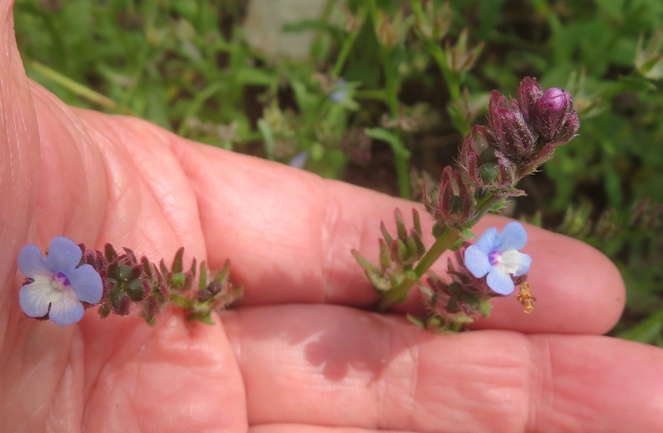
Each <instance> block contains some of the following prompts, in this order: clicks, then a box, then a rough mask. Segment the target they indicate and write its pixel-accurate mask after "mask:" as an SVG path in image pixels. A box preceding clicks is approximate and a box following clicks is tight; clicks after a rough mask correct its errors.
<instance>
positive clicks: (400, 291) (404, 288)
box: [376, 229, 462, 311]
mask: <svg viewBox="0 0 663 433" xmlns="http://www.w3.org/2000/svg"><path fill="white" fill-rule="evenodd" d="M461 236H462V234H461V232H459V231H458V230H455V229H447V230H446V231H445V232H444V233H443V234H442V235H441V236H440V237H438V238H437V239H436V240H435V243H434V244H433V245H432V246H431V247H430V249H429V250H428V251H427V252H426V254H425V255H424V256H423V257H422V258H421V260H420V261H419V263H418V264H417V266H416V267H415V268H414V274H415V275H416V278H413V277H411V276H408V277H406V278H405V280H403V282H401V284H399V285H398V286H396V287H395V288H394V289H393V290H390V291H389V292H387V293H386V294H385V295H384V296H383V297H382V299H380V302H379V303H378V305H377V307H376V310H377V311H386V310H387V308H389V307H390V306H391V305H393V304H394V303H396V302H399V301H401V300H403V299H405V297H406V296H407V294H408V293H409V291H410V289H411V288H412V287H413V286H414V285H415V284H416V283H417V282H418V281H419V278H421V277H422V276H423V275H424V274H425V273H426V271H428V269H430V267H431V266H433V263H435V262H436V261H437V259H439V258H440V256H441V255H442V253H444V252H445V251H446V250H448V249H449V248H450V247H451V246H452V245H453V244H455V243H456V242H457V241H458V240H459V239H460V238H461Z"/></svg>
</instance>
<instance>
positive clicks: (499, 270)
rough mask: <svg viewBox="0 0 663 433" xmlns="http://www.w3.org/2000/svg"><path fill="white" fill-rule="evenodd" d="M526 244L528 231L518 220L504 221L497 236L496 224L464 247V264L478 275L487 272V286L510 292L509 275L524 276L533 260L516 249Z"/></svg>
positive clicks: (512, 285)
mask: <svg viewBox="0 0 663 433" xmlns="http://www.w3.org/2000/svg"><path fill="white" fill-rule="evenodd" d="M526 243H527V233H526V232H525V229H524V228H523V226H522V225H521V224H520V223H517V222H512V223H509V224H507V225H506V227H504V230H503V231H502V234H500V235H498V234H497V229H496V228H495V227H492V228H489V229H488V230H486V232H485V233H484V234H482V235H481V237H480V238H479V240H478V241H477V242H476V243H475V244H474V245H470V246H469V247H468V248H467V250H465V267H466V268H467V269H468V270H469V271H470V272H471V273H472V275H474V276H475V277H477V278H481V277H483V276H484V275H486V274H488V277H487V278H486V283H487V284H488V287H490V288H491V290H493V291H494V292H495V293H499V294H500V295H509V294H511V292H513V289H514V284H513V280H512V279H511V275H513V276H515V277H519V276H521V275H525V274H526V273H527V271H529V267H530V264H531V263H532V258H531V257H530V256H528V255H527V254H523V253H521V252H519V251H517V250H519V249H521V248H523V247H524V246H525V244H526Z"/></svg>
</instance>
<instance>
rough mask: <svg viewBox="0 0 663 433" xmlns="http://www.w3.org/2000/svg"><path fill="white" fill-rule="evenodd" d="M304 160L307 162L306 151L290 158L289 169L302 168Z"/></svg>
mask: <svg viewBox="0 0 663 433" xmlns="http://www.w3.org/2000/svg"><path fill="white" fill-rule="evenodd" d="M306 160H308V152H307V151H303V152H299V153H298V154H297V155H295V156H293V157H292V159H291V160H290V162H289V163H288V165H289V166H290V167H295V168H304V164H306Z"/></svg>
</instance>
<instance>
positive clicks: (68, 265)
mask: <svg viewBox="0 0 663 433" xmlns="http://www.w3.org/2000/svg"><path fill="white" fill-rule="evenodd" d="M81 257H83V252H82V251H81V249H80V248H79V246H78V245H76V243H75V242H74V241H72V240H71V239H68V238H65V237H62V236H56V237H54V238H53V240H52V241H51V246H50V247H49V249H48V257H47V258H46V263H48V265H49V266H50V267H51V268H52V269H55V270H58V271H62V272H65V273H67V272H68V271H73V270H74V268H75V267H76V266H77V265H78V263H80V261H81Z"/></svg>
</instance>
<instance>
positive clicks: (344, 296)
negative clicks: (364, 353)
mask: <svg viewBox="0 0 663 433" xmlns="http://www.w3.org/2000/svg"><path fill="white" fill-rule="evenodd" d="M174 140H175V143H176V145H175V146H174V148H175V152H176V153H177V155H178V157H179V159H180V161H181V164H182V166H183V169H184V171H185V173H186V175H187V176H188V178H189V180H190V182H191V185H192V188H193V190H194V192H195V194H196V197H197V201H198V206H199V213H200V217H201V226H202V230H203V234H204V237H205V239H206V244H207V256H208V260H209V262H210V264H211V266H212V267H220V266H221V265H222V263H223V261H224V260H225V259H226V258H228V257H229V258H231V260H232V266H233V275H234V276H235V278H237V280H238V282H241V283H242V284H244V285H245V288H246V290H245V293H246V295H245V299H244V301H243V302H244V305H260V304H263V305H264V304H282V303H333V304H340V305H348V306H355V307H368V306H370V305H371V304H372V303H373V302H375V301H376V299H377V295H376V294H375V293H374V291H373V289H372V287H371V286H370V284H369V283H368V282H367V281H366V279H365V277H364V275H363V270H362V268H361V267H360V266H359V265H358V264H357V263H356V261H355V259H354V257H353V256H352V255H351V254H350V250H351V249H352V248H355V249H358V250H359V251H360V253H361V254H362V255H364V256H365V257H367V258H369V259H371V260H375V259H376V258H377V257H378V243H377V240H378V238H379V237H380V230H379V222H380V221H381V220H384V221H385V223H386V224H387V227H389V228H390V229H392V228H393V227H391V226H393V223H392V220H393V211H394V208H396V207H399V208H401V209H402V210H403V213H404V214H408V213H409V211H410V209H411V208H412V207H413V206H414V207H417V206H418V205H416V204H414V203H412V202H409V201H405V200H401V199H397V198H393V197H389V196H386V195H384V194H380V193H376V192H374V191H369V190H366V189H363V188H359V187H356V186H352V185H348V184H345V183H342V182H338V181H333V180H323V179H321V178H319V177H318V176H315V175H313V174H311V173H307V172H304V171H301V170H295V169H292V168H290V167H287V166H285V165H282V164H275V163H272V162H269V161H265V160H261V159H257V158H253V157H249V156H244V155H239V154H235V153H230V152H225V151H221V150H219V149H215V148H211V147H208V146H204V145H199V144H195V143H190V142H187V141H185V140H181V139H177V138H175V139H174ZM420 212H421V213H422V225H423V230H424V232H425V233H426V234H427V236H426V237H425V239H424V242H425V243H426V244H427V245H430V244H431V240H432V236H431V235H429V233H430V231H431V227H432V223H433V221H432V220H431V219H430V217H428V218H427V217H426V215H427V214H426V213H425V212H423V211H422V210H421V209H420ZM507 222H508V219H506V218H500V217H487V218H485V219H484V220H483V221H482V222H481V223H480V224H479V225H478V226H477V229H478V231H481V230H483V229H485V228H486V227H488V226H491V225H497V226H500V227H501V226H503V225H504V224H506V223H507ZM527 231H528V234H529V237H530V242H529V244H528V246H527V247H526V248H525V250H524V251H525V252H526V253H528V254H530V255H531V256H532V258H533V266H532V270H531V271H530V280H529V281H530V283H531V284H532V287H533V289H534V290H535V292H536V293H535V295H536V296H537V298H539V306H538V307H537V309H536V310H535V312H534V313H533V314H532V315H531V316H527V315H524V314H523V313H522V309H521V308H522V307H521V306H520V305H519V304H518V303H517V302H516V301H515V300H513V299H511V298H510V299H500V300H497V302H495V303H494V304H495V308H494V309H493V314H492V318H491V319H490V320H488V321H485V322H483V325H482V326H485V327H499V328H503V329H505V328H508V329H514V330H521V331H527V332H552V331H554V332H577V333H603V332H605V331H607V330H608V329H609V328H610V327H612V326H613V324H614V323H615V321H616V320H617V319H618V317H619V315H620V313H621V309H622V306H623V302H624V288H623V284H622V281H621V278H620V276H619V273H618V272H617V270H616V268H615V267H614V266H613V265H612V263H610V261H609V260H608V259H606V258H605V257H604V256H603V255H602V254H600V253H599V252H597V251H596V250H594V249H592V248H591V247H589V246H587V245H585V244H582V243H580V242H578V241H575V240H573V239H570V238H566V237H564V236H560V235H555V234H552V233H550V232H547V231H545V230H541V229H538V228H536V227H531V226H528V227H527ZM445 262H446V261H445V260H440V261H439V262H438V264H437V265H436V266H438V268H437V269H438V271H439V272H440V273H442V272H443V271H444V269H443V268H442V267H441V264H442V263H445ZM407 308H409V307H407Z"/></svg>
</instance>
